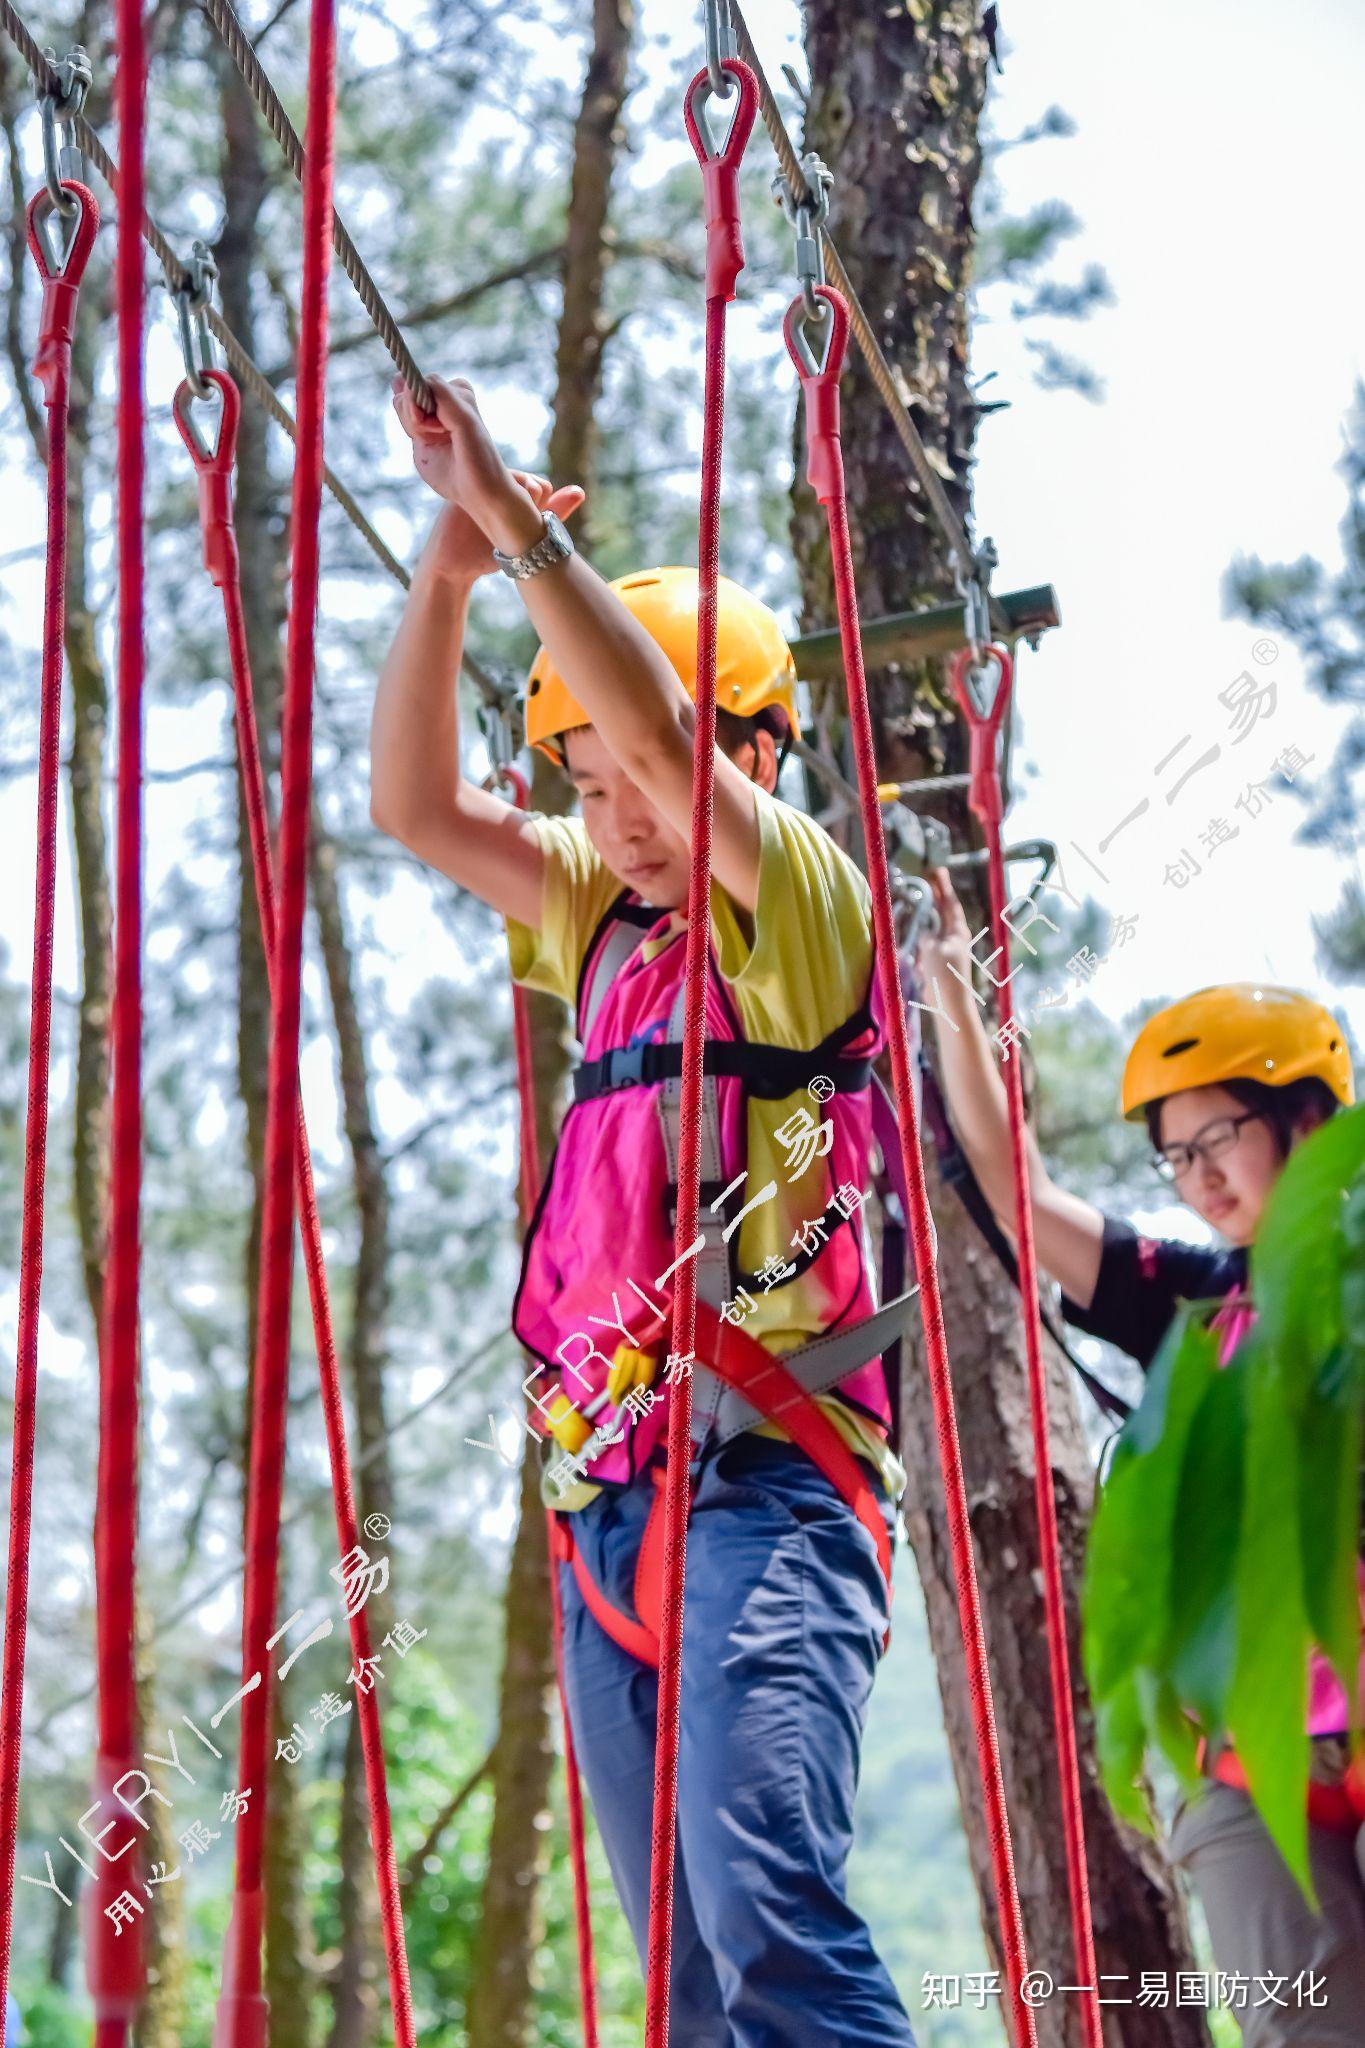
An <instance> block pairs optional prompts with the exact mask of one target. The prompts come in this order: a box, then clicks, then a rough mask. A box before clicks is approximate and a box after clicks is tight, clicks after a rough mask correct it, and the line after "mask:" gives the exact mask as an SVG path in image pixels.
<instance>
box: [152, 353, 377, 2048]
mask: <svg viewBox="0 0 1365 2048" xmlns="http://www.w3.org/2000/svg"><path fill="white" fill-rule="evenodd" d="M202 375H203V377H204V378H205V379H206V380H207V382H208V383H210V384H212V385H213V386H214V387H215V388H216V390H217V391H218V392H219V394H220V396H221V400H222V410H221V413H220V415H219V422H218V432H217V437H216V439H215V441H214V445H213V446H212V448H210V447H209V446H208V444H207V443H206V442H205V441H204V439H203V438H202V436H201V435H200V433H199V430H198V426H197V424H196V422H195V418H194V412H193V404H194V392H193V390H192V389H191V387H190V385H189V383H188V382H186V383H183V384H182V385H181V386H180V388H179V390H178V391H177V392H176V394H175V402H174V412H175V423H176V425H177V427H178V428H179V429H180V437H181V439H182V440H183V441H184V443H185V446H186V448H187V449H188V450H189V455H190V460H191V461H192V462H193V464H194V468H195V474H196V476H197V478H198V481H199V523H200V529H201V532H202V534H203V541H204V566H205V568H206V569H207V570H208V572H209V575H210V577H211V578H212V580H213V582H214V583H215V584H216V585H217V586H218V588H219V590H221V592H222V595H223V613H224V618H225V622H226V626H227V642H228V664H229V667H230V669H231V672H232V699H233V710H234V717H235V723H236V732H237V757H238V764H239V767H240V771H241V779H242V796H243V802H244V806H245V809H246V820H247V838H248V841H249V843H250V848H251V867H252V876H253V879H254V882H255V888H256V906H257V910H258V912H259V916H260V924H261V942H262V946H263V948H264V951H265V959H266V974H267V976H268V977H269V978H270V979H271V980H272V983H273V977H274V973H275V933H276V923H277V905H276V892H275V873H274V865H273V860H272V856H271V850H270V820H269V813H268V807H267V802H266V791H265V772H264V769H263V768H262V766H261V749H260V740H259V736H258V733H257V729H256V707H255V702H254V697H253V692H252V682H251V657H250V653H249V650H248V647H247V633H246V614H245V611H244V609H243V606H242V586H241V578H240V573H239V560H238V552H237V535H236V531H235V529H234V526H233V517H232V471H233V464H234V461H235V459H236V452H237V425H238V420H239V418H240V414H241V404H242V401H241V395H240V393H239V392H238V389H237V386H236V385H235V384H234V383H233V381H232V379H231V378H230V377H228V376H225V375H224V373H223V372H222V371H221V370H205V371H203V372H202ZM294 1186H295V1200H296V1202H297V1203H298V1209H299V1220H300V1226H301V1232H302V1237H303V1261H304V1269H305V1271H306V1273H307V1276H308V1299H309V1305H310V1308H311V1310H312V1316H313V1336H314V1340H315V1342H316V1345H317V1354H318V1372H319V1376H320V1379H321V1383H322V1410H323V1418H324V1422H325V1425H326V1430H327V1448H328V1452H329V1455H330V1459H331V1468H332V1492H333V1497H334V1499H335V1502H336V1518H337V1540H338V1543H339V1545H340V1553H339V1554H340V1555H341V1556H342V1557H348V1556H349V1555H350V1554H351V1552H352V1551H353V1550H354V1549H355V1547H356V1546H357V1544H358V1543H359V1541H360V1529H359V1525H358V1523H357V1520H356V1508H355V1495H354V1491H353V1488H352V1481H351V1462H350V1453H349V1451H348V1450H347V1446H346V1415H345V1408H344V1406H343V1403H342V1396H341V1375H340V1372H339V1370H338V1366H337V1349H336V1335H335V1332H334V1330H333V1327H332V1309H331V1303H330V1301H329V1299H328V1295H327V1271H326V1265H325V1262H324V1259H323V1254H322V1221H321V1218H320V1216H319V1214H318V1199H317V1188H316V1185H315V1183H314V1180H313V1161H312V1155H311V1152H310V1149H309V1144H308V1131H307V1127H306V1124H305V1121H304V1115H303V1106H302V1104H300V1105H299V1111H298V1140H297V1147H296V1153H295V1163H294ZM351 1650H352V1654H353V1656H354V1659H355V1668H356V1670H357V1671H363V1670H365V1669H366V1659H368V1658H369V1657H370V1656H371V1655H372V1649H371V1640H370V1626H369V1616H368V1613H367V1611H366V1609H365V1608H364V1607H360V1608H357V1610H356V1612H355V1613H354V1614H353V1615H352V1616H351ZM356 1711H357V1713H358V1715H359V1720H360V1739H361V1747H362V1750H363V1753H364V1758H365V1784H366V1790H367V1793H368V1797H369V1806H370V1840H371V1842H372V1844H373V1847H374V1854H375V1874H376V1878H377V1880H378V1887H379V1903H380V1911H381V1915H382V1918H383V1926H384V1950H385V1955H386V1957H387V1961H388V1973H389V1995H390V1999H391V2001H392V2005H393V2015H394V2040H395V2048H416V2041H417V2035H416V2029H415V2025H414V2021H413V2015H412V1988H411V1983H410V1980H409V1975H408V1955H407V1945H406V1941H405V1939H404V1932H403V1914H402V1907H401V1904H400V1901H399V1889H398V1863H397V1859H396V1857H395V1855H394V1848H393V1822H392V1817H391V1815H390V1812H389V1794H388V1782H387V1774H386V1771H385V1766H384V1741H383V1733H382V1730H381V1726H380V1715H379V1695H378V1692H377V1690H376V1689H375V1688H373V1687H369V1688H357V1698H356Z"/></svg>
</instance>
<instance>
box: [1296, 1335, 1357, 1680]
mask: <svg viewBox="0 0 1365 2048" xmlns="http://www.w3.org/2000/svg"><path fill="white" fill-rule="evenodd" d="M1359 1362H1360V1355H1359V1353H1354V1354H1353V1352H1352V1351H1351V1350H1350V1349H1349V1348H1348V1347H1347V1346H1345V1345H1338V1346H1337V1347H1336V1349H1335V1350H1333V1351H1332V1352H1331V1353H1330V1354H1329V1355H1328V1357H1327V1359H1326V1361H1325V1362H1324V1364H1323V1366H1322V1368H1321V1370H1320V1371H1319V1373H1318V1377H1317V1380H1316V1382H1315V1384H1314V1387H1313V1398H1312V1399H1311V1400H1310V1401H1309V1402H1308V1403H1307V1404H1306V1406H1305V1408H1304V1411H1303V1414H1302V1416H1301V1417H1300V1419H1299V1425H1298V1455H1299V1529H1300V1541H1301V1544H1302V1550H1303V1596H1304V1612H1305V1614H1306V1616H1307V1620H1308V1625H1309V1627H1310V1629H1311V1631H1312V1634H1313V1637H1314V1639H1315V1640H1316V1641H1317V1642H1318V1643H1320V1644H1321V1646H1322V1648H1323V1650H1324V1651H1325V1652H1326V1654H1327V1657H1328V1658H1329V1660H1330V1661H1331V1663H1332V1665H1333V1667H1334V1668H1335V1670H1336V1672H1337V1675H1338V1677H1339V1678H1340V1679H1341V1680H1342V1683H1343V1684H1344V1685H1345V1686H1346V1688H1347V1691H1348V1693H1352V1694H1354V1692H1355V1690H1356V1674H1357V1672H1358V1669H1359V1665H1360V1594H1359V1590H1358V1587H1359V1568H1358V1563H1357V1559H1358V1553H1359V1538H1360V1458H1361V1445H1362V1414H1361V1392H1362V1389H1361V1384H1360V1374H1359Z"/></svg>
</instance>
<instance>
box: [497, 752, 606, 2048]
mask: <svg viewBox="0 0 1365 2048" xmlns="http://www.w3.org/2000/svg"><path fill="white" fill-rule="evenodd" d="M489 780H490V783H492V782H494V781H503V782H506V783H507V784H508V786H509V787H510V789H511V791H512V802H513V803H514V805H515V806H516V808H517V809H518V810H519V811H524V810H526V808H527V806H528V803H529V801H530V791H529V789H528V788H527V784H526V778H525V776H524V775H522V774H520V773H519V772H518V770H517V769H515V768H513V767H511V766H510V765H506V764H504V765H502V766H501V767H499V768H498V769H497V770H496V771H495V773H494V775H493V776H492V777H490V778H489ZM512 1035H513V1039H514V1042H515V1044H516V1053H517V1097H518V1101H519V1103H520V1110H521V1213H522V1215H523V1217H530V1216H533V1215H534V1214H535V1208H536V1201H537V1198H538V1197H539V1194H540V1180H541V1172H540V1146H539V1144H538V1142H537V1139H536V1087H535V1076H534V1072H533V1069H532V1063H531V1013H530V1007H529V1004H528V1002H527V996H526V991H525V989H524V988H522V987H520V986H519V984H518V983H516V982H515V981H514V982H513V983H512ZM545 1538H546V1543H545V1547H546V1551H547V1554H548V1559H549V1570H550V1626H551V1632H552V1635H553V1640H554V1654H555V1683H556V1685H557V1687H558V1690H559V1714H560V1720H561V1722H562V1724H563V1728H564V1778H565V1789H566V1797H567V1804H568V1810H569V1865H570V1868H571V1870H572V1872H573V1909H574V1927H575V1930H576V1933H577V1937H578V1995H579V2003H580V2005H581V2007H582V2012H583V2048H597V1964H596V1960H595V1957H594V1954H593V1939H592V1902H591V1899H590V1897H589V1894H588V1857H587V1838H586V1831H585V1829H584V1826H583V1784H582V1780H581V1778H580V1777H579V1772H578V1753H577V1751H576V1750H575V1748H574V1741H573V1728H572V1726H571V1724H570V1721H569V1700H568V1695H567V1693H566V1692H565V1690H564V1609H563V1603H562V1602H561V1600H560V1597H559V1554H560V1546H559V1525H558V1522H557V1521H556V1518H555V1514H554V1510H553V1509H552V1508H546V1510H545Z"/></svg>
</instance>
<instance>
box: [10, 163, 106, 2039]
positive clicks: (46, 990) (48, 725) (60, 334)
mask: <svg viewBox="0 0 1365 2048" xmlns="http://www.w3.org/2000/svg"><path fill="white" fill-rule="evenodd" d="M62 190H63V191H64V192H65V193H66V194H67V195H68V196H69V198H70V200H71V202H72V208H73V211H74V212H75V215H76V220H75V225H74V228H73V231H72V234H71V241H70V245H69V247H68V249H67V253H66V256H65V258H60V257H59V255H58V252H57V250H56V248H55V246H54V243H53V241H52V239H51V236H50V235H49V233H48V229H49V227H50V225H51V221H50V215H51V214H52V213H53V212H54V211H55V210H56V209H55V202H54V201H53V199H52V197H51V195H50V194H49V192H48V190H47V187H46V186H44V187H42V189H41V190H40V191H38V192H37V193H36V194H35V195H34V197H33V199H32V200H31V201H30V202H29V208H28V245H29V248H30V249H31V251H32V252H33V260H34V262H35V263H36V264H37V266H38V273H39V276H40V277H41V278H42V281H43V305H42V313H41V315H40V317H39V322H38V352H37V354H36V356H35V357H34V360H33V373H34V375H35V376H36V377H37V379H38V381H39V383H40V384H41V385H42V387H43V400H44V403H45V405H46V407H47V421H48V426H47V568H46V576H45V581H44V585H43V655H42V671H41V677H40V681H39V685H38V842H37V861H36V868H35V873H34V883H33V990H32V995H31V998H30V1004H29V1035H28V1110H27V1115H26V1119H25V1126H24V1215H23V1231H22V1239H21V1245H20V1253H19V1318H18V1325H19V1326H18V1344H17V1349H16V1355H15V1366H14V1435H13V1440H12V1443H11V1447H10V1460H11V1462H10V1519H9V1563H8V1568H7V1571H6V1577H5V1584H6V1588H7V1593H6V1602H5V1647H4V1666H3V1677H0V1699H2V1700H3V1707H2V1708H0V1858H3V1864H2V1865H0V2012H3V2011H4V2009H5V1992H6V1988H7V1986H8V1984H9V1957H10V1938H11V1935H12V1932H13V1926H14V1852H15V1836H16V1832H17V1828H18V1813H19V1755H20V1747H21V1744H22V1741H23V1695H24V1652H25V1647H26V1644H27V1635H28V1577H29V1572H28V1567H29V1552H30V1547H31V1537H32V1525H33V1450H34V1436H35V1429H36V1422H37V1405H38V1312H39V1308H40V1305H41V1297H42V1284H43V1208H44V1196H45V1192H46V1180H47V1105H48V1084H49V1077H50V1060H51V1049H52V935H53V910H54V905H55V900H56V892H57V791H58V783H59V780H60V773H61V748H60V740H61V722H62V646H63V640H64V636H65V631H66V437H67V417H68V412H69V409H70V403H71V339H72V334H73V332H74V330H75V324H76V299H77V295H78V293H79V291H80V286H81V278H82V276H83V275H84V272H85V266H86V263H87V261H88V260H89V256H90V251H91V249H92V248H93V247H94V242H95V233H96V230H97V229H98V227H99V219H100V216H99V208H98V206H96V204H95V200H94V195H93V194H92V193H90V192H88V191H87V190H86V188H85V186H84V185H78V184H75V183H74V182H72V181H70V180H65V181H63V185H62Z"/></svg>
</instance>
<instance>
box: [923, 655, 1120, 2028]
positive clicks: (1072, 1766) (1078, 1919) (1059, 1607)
mask: <svg viewBox="0 0 1365 2048" xmlns="http://www.w3.org/2000/svg"><path fill="white" fill-rule="evenodd" d="M984 653H985V656H986V664H985V665H983V664H982V663H981V662H980V659H979V654H980V650H977V649H973V648H972V647H964V648H963V649H962V651H961V652H960V653H959V654H958V655H956V656H955V657H954V659H953V666H952V680H953V688H954V691H955V692H956V694H957V700H958V702H959V704H960V705H961V707H962V714H963V716H964V718H965V719H966V721H967V729H968V732H969V734H970V737H971V787H970V791H969V795H968V802H969V803H970V805H971V807H972V810H973V811H974V812H975V813H976V815H977V817H978V818H979V819H980V821H981V825H982V829H983V831H984V833H985V836H986V856H987V863H988V875H989V887H990V907H991V942H992V946H993V948H994V951H993V952H992V954H991V958H992V959H994V958H995V957H996V954H997V953H998V954H999V955H1000V956H1001V958H1002V959H1003V962H1004V966H1005V970H1006V971H1005V974H1004V977H1003V979H1001V980H999V981H996V977H995V976H994V975H992V976H991V979H992V981H995V985H996V987H997V988H998V989H999V991H1000V1029H1001V1031H1002V1033H1004V1034H1005V1038H1006V1045H1007V1047H1008V1042H1009V1039H1010V1037H1011V1035H1012V1033H1011V1026H1012V1025H1013V1022H1014V991H1013V989H1012V987H1011V985H1010V984H1011V982H1012V980H1013V978H1014V977H1013V974H1012V972H1011V971H1010V964H1009V959H1010V951H1009V934H1010V927H1009V924H1008V922H1007V920H1006V917H1005V910H1006V907H1007V898H1006V892H1005V861H1004V855H1003V852H1002V849H1001V843H1000V821H1001V816H1002V804H1001V793H1000V775H999V769H998V765H997V742H998V739H999V734H1000V728H1001V724H1002V721H1003V719H1004V716H1005V711H1006V707H1007V706H1008V703H1009V695H1010V685H1011V682H1012V680H1013V664H1012V663H1011V661H1010V657H1009V655H1008V653H1007V652H1006V650H1005V649H1004V648H1003V647H997V646H989V647H987V648H986V649H985V650H984ZM992 662H993V663H994V665H995V667H996V670H997V681H996V687H995V691H994V694H993V697H992V699H991V702H990V704H989V707H986V706H985V704H984V698H983V697H982V696H981V695H979V694H978V690H979V689H980V687H981V683H980V679H981V677H982V676H983V674H984V673H985V670H986V666H988V665H989V663H992ZM1003 1065H1004V1069H1005V1092H1006V1095H1007V1097H1008V1100H1009V1117H1010V1155H1011V1160H1012V1163H1013V1168H1014V1231H1015V1238H1016V1241H1017V1243H1018V1246H1019V1253H1018V1266H1019V1306H1020V1312H1021V1314H1022V1316H1023V1322H1024V1345H1025V1350H1026V1353H1027V1357H1028V1381H1029V1409H1030V1412H1031V1417H1032V1422H1033V1466H1034V1488H1035V1494H1036V1498H1037V1506H1038V1542H1039V1550H1040V1554H1041V1557H1042V1565H1043V1608H1044V1614H1045V1617H1046V1624H1047V1649H1048V1666H1049V1671H1050V1675H1051V1682H1052V1719H1053V1726H1054V1729H1055V1732H1056V1737H1057V1771H1058V1778H1059V1780H1060V1786H1061V1798H1062V1825H1063V1828H1064V1830H1065V1838H1066V1880H1067V1893H1068V1896H1069V1898H1070V1902H1071V1935H1072V1942H1073V1945H1074V1948H1075V1959H1076V1969H1077V1972H1078V1977H1079V1987H1080V1991H1081V1997H1082V2012H1083V2014H1084V2019H1085V2038H1086V2041H1087V2043H1089V2044H1090V2048H1100V2044H1101V2042H1102V2039H1103V2034H1102V2026H1101V2016H1100V2007H1099V1991H1098V1978H1097V1977H1096V1974H1095V1971H1096V1963H1095V1937H1094V1930H1093V1928H1092V1926H1091V1920H1090V1879H1089V1873H1088V1871H1087V1869H1086V1860H1085V1832H1084V1823H1083V1820H1082V1815H1081V1778H1080V1766H1079V1763H1078V1760H1077V1754H1076V1723H1075V1718H1074V1713H1073V1708H1072V1699H1071V1668H1070V1657H1069V1654H1068V1650H1067V1640H1066V1604H1065V1599H1064V1596H1063V1591H1062V1565H1061V1553H1060V1548H1059V1544H1058V1536H1057V1500H1056V1495H1055V1493H1054V1491H1053V1485H1052V1457H1051V1452H1050V1450H1049V1446H1048V1415H1047V1384H1046V1381H1045V1379H1044V1376H1043V1343H1042V1332H1041V1329H1040V1327H1039V1317H1040V1310H1039V1302H1038V1262H1037V1256H1036V1253H1035V1250H1034V1243H1033V1201H1032V1197H1031V1194H1030V1191H1029V1165H1028V1148H1027V1144H1026V1130H1027V1125H1026V1121H1025V1115H1024V1080H1023V1073H1022V1069H1021V1066H1020V1062H1019V1060H1018V1059H1017V1058H1015V1059H1011V1058H1010V1056H1009V1052H1008V1049H1007V1050H1006V1052H1005V1057H1004V1061H1003Z"/></svg>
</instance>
